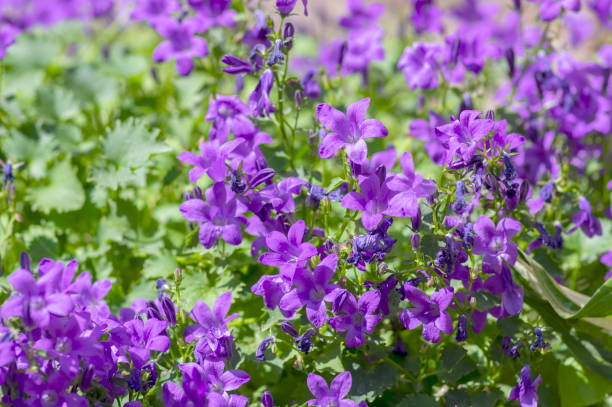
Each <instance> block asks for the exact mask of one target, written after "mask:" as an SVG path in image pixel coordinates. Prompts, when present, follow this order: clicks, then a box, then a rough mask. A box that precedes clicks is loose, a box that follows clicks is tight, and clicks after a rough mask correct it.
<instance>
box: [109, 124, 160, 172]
mask: <svg viewBox="0 0 612 407" xmlns="http://www.w3.org/2000/svg"><path fill="white" fill-rule="evenodd" d="M158 133H159V131H158V130H152V131H150V130H148V129H147V127H146V126H145V124H144V123H143V122H142V121H141V120H136V119H133V118H130V119H129V120H127V121H125V122H121V121H117V122H115V125H114V127H113V128H112V129H109V130H107V133H106V137H105V138H104V139H103V140H102V150H103V152H104V155H105V156H106V157H107V158H108V159H109V160H110V161H112V162H113V163H115V164H117V165H119V166H126V167H129V168H138V167H142V166H144V165H146V164H148V163H149V158H150V157H151V155H153V154H159V153H164V152H166V151H169V150H170V148H169V147H168V146H167V145H166V144H164V143H160V142H158V141H156V138H157V135H158Z"/></svg>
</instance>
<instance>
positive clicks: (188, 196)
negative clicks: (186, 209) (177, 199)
mask: <svg viewBox="0 0 612 407" xmlns="http://www.w3.org/2000/svg"><path fill="white" fill-rule="evenodd" d="M192 199H195V198H194V196H193V193H191V192H185V193H184V194H183V202H187V201H190V200H192Z"/></svg>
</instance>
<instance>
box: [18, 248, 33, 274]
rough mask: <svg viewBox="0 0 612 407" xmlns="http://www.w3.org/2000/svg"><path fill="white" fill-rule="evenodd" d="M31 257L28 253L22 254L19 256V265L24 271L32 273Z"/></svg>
mask: <svg viewBox="0 0 612 407" xmlns="http://www.w3.org/2000/svg"><path fill="white" fill-rule="evenodd" d="M30 264H31V263H30V256H29V255H28V253H27V252H21V254H20V255H19V265H20V266H21V268H22V269H24V270H28V271H31V269H30Z"/></svg>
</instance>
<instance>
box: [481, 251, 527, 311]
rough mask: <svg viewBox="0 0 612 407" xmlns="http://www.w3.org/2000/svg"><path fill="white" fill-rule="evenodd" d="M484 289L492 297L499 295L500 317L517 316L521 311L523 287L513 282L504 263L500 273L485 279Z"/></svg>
mask: <svg viewBox="0 0 612 407" xmlns="http://www.w3.org/2000/svg"><path fill="white" fill-rule="evenodd" d="M484 287H485V289H487V290H488V291H490V292H491V293H492V294H493V295H500V294H501V312H502V314H501V315H517V314H518V313H520V312H521V310H522V309H523V294H524V290H523V287H521V286H520V285H518V284H516V283H515V282H514V280H513V279H512V272H511V271H510V268H509V267H508V266H507V265H506V264H505V263H503V264H502V266H501V271H500V272H498V273H497V274H494V275H492V276H491V277H489V278H487V280H486V281H485V283H484Z"/></svg>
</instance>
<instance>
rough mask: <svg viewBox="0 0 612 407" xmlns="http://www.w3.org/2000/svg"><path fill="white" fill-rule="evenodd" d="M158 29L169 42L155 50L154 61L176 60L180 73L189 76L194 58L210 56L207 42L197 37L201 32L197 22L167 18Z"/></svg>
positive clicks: (159, 22) (160, 21)
mask: <svg viewBox="0 0 612 407" xmlns="http://www.w3.org/2000/svg"><path fill="white" fill-rule="evenodd" d="M156 28H157V30H158V31H159V33H160V34H161V36H162V37H164V38H166V40H167V41H164V42H162V43H160V44H159V45H158V46H157V47H156V48H155V50H154V51H153V61H155V62H166V61H168V60H170V59H175V60H176V70H177V71H178V73H179V74H180V75H182V76H187V75H189V74H190V73H191V71H192V70H193V58H203V57H205V56H206V55H208V45H207V43H206V40H205V39H204V38H202V37H198V36H196V35H195V34H196V33H197V32H200V31H201V30H200V28H199V27H198V23H197V21H196V20H194V19H185V20H183V21H182V22H179V21H177V20H175V19H174V18H166V19H163V20H159V21H158V22H157V23H156Z"/></svg>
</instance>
